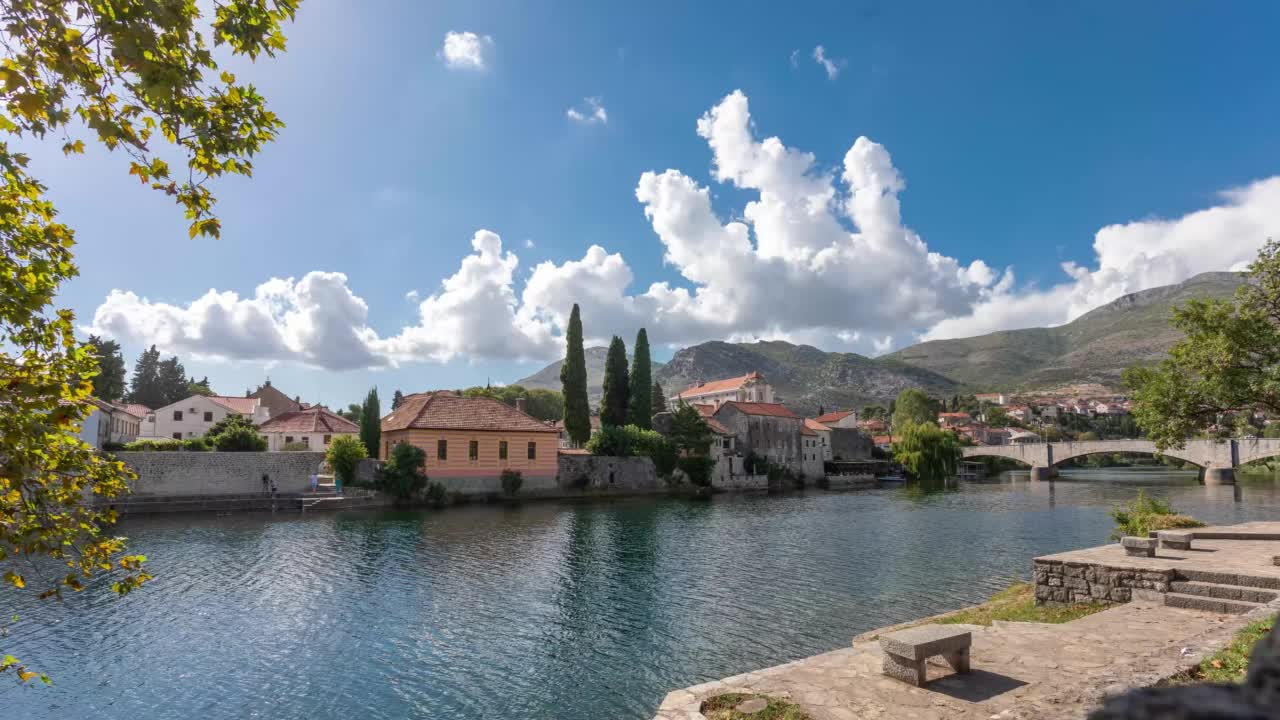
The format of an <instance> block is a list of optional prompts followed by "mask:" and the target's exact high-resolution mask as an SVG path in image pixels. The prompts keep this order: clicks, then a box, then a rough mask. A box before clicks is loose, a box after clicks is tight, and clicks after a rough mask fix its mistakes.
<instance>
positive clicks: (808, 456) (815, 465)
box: [800, 425, 825, 478]
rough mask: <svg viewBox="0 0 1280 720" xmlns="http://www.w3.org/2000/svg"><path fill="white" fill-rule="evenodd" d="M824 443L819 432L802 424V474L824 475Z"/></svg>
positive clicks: (808, 476)
mask: <svg viewBox="0 0 1280 720" xmlns="http://www.w3.org/2000/svg"><path fill="white" fill-rule="evenodd" d="M822 452H823V451H822V445H821V441H820V440H819V436H818V432H817V431H816V430H813V429H812V428H810V427H809V426H808V425H801V426H800V474H801V475H803V476H804V477H807V478H819V477H822V475H823V467H824V465H823V463H824V462H825V461H824V460H823V458H822Z"/></svg>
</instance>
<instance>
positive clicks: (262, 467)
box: [113, 452, 324, 497]
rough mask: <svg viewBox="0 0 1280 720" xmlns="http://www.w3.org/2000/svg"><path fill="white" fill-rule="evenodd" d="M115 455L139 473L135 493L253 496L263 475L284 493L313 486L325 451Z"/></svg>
mask: <svg viewBox="0 0 1280 720" xmlns="http://www.w3.org/2000/svg"><path fill="white" fill-rule="evenodd" d="M113 454H114V455H115V457H116V459H118V460H120V461H122V462H124V463H125V464H126V465H128V466H129V467H131V468H133V471H134V472H136V473H138V479H137V480H136V481H135V482H134V483H133V484H132V486H131V489H132V490H133V495H134V496H135V497H146V496H165V497H181V496H200V497H209V496H215V495H253V494H261V493H262V491H263V483H262V477H263V476H264V475H265V476H267V479H268V486H269V483H270V481H275V484H276V491H277V492H278V493H279V494H282V495H287V494H295V493H301V492H304V491H306V490H309V489H310V488H311V474H312V473H314V472H316V470H317V469H318V468H319V467H320V463H322V462H324V453H323V452H117V453H113Z"/></svg>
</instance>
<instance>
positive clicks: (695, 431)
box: [670, 402, 712, 455]
mask: <svg viewBox="0 0 1280 720" xmlns="http://www.w3.org/2000/svg"><path fill="white" fill-rule="evenodd" d="M670 437H671V442H673V443H675V445H676V448H677V449H679V450H680V452H681V453H682V454H692V455H706V454H707V453H709V452H710V451H711V440H712V435H711V426H710V425H707V421H706V419H705V418H703V417H702V413H700V412H698V409H697V408H695V407H694V406H692V405H689V404H688V403H683V402H682V403H680V406H679V407H677V408H676V411H675V412H674V413H672V414H671V435H670Z"/></svg>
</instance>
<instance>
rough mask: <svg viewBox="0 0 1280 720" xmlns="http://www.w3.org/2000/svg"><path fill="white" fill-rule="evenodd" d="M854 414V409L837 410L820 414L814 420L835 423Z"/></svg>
mask: <svg viewBox="0 0 1280 720" xmlns="http://www.w3.org/2000/svg"><path fill="white" fill-rule="evenodd" d="M852 414H853V411H852V410H836V411H835V412H829V413H827V414H826V415H819V416H818V417H816V418H814V420H817V421H818V422H820V423H835V422H840V421H841V420H843V419H845V418H847V417H849V416H850V415H852Z"/></svg>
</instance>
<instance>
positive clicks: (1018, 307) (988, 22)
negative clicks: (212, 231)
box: [33, 0, 1280, 405]
mask: <svg viewBox="0 0 1280 720" xmlns="http://www.w3.org/2000/svg"><path fill="white" fill-rule="evenodd" d="M1118 5H1122V7H1117V6H1118ZM1278 15H1280V8H1277V7H1276V6H1275V5H1274V4H1270V3H1252V4H1250V3H1233V4H1231V5H1230V12H1225V11H1215V10H1214V8H1213V7H1212V6H1210V5H1208V4H1198V5H1192V4H1179V5H1176V6H1175V5H1167V4H1156V3H1125V4H1115V3H1073V4H1060V5H1055V6H1050V5H1048V4H1043V3H999V4H997V3H976V4H965V5H960V4H955V3H866V2H864V3H830V4H817V5H812V6H810V7H806V8H804V9H795V8H785V9H784V8H782V7H781V6H771V5H766V4H758V5H757V4H744V3H675V2H672V3H648V4H644V5H622V4H618V3H586V2H583V3H572V4H571V3H559V4H556V5H555V6H554V7H552V6H549V5H547V4H542V3H537V4H535V3H489V2H458V3H429V4H428V3H413V2H369V3H359V4H356V3H345V2H333V1H325V0H309V1H308V2H305V3H304V4H303V6H302V8H301V10H300V12H299V14H298V19H297V22H296V23H295V24H293V25H292V26H290V27H289V28H288V35H289V50H288V52H287V53H286V54H284V55H282V56H280V57H279V58H277V59H275V60H270V61H266V62H259V63H258V64H256V65H252V66H250V65H247V64H245V63H239V62H237V63H235V66H236V67H235V69H236V71H237V73H238V74H239V75H240V76H241V77H242V78H249V79H252V80H253V81H254V82H255V83H256V84H257V85H258V87H259V88H260V89H261V90H262V92H263V93H264V94H265V95H266V96H267V98H268V99H269V101H270V104H271V105H272V107H273V109H275V110H276V111H277V112H278V113H279V114H280V115H281V116H282V117H283V119H284V120H285V121H286V123H287V124H288V126H287V128H286V129H285V130H284V131H283V133H282V134H281V136H280V138H279V140H278V141H277V142H276V143H274V144H273V145H272V146H270V147H268V148H267V150H266V152H264V153H263V154H262V155H261V156H260V157H259V158H257V160H256V167H257V171H256V174H255V177H254V178H253V179H252V180H239V179H236V180H230V181H225V182H221V183H220V184H218V185H217V186H216V188H215V191H216V192H217V194H218V197H219V205H218V210H219V213H220V215H221V217H222V220H223V227H224V233H223V237H222V239H221V240H217V241H214V240H208V239H198V240H188V239H187V237H186V230H185V221H184V220H183V218H182V216H181V213H180V211H179V210H178V209H177V208H176V207H174V206H172V205H171V204H170V203H169V202H168V200H167V199H166V198H164V197H162V196H160V195H159V194H156V193H153V192H150V191H147V190H145V189H144V188H142V187H140V186H138V185H136V184H134V183H133V182H131V180H130V179H129V178H128V177H127V176H126V174H125V171H126V160H125V158H124V157H122V156H119V155H115V156H113V155H110V154H107V153H105V152H91V153H90V154H89V155H87V156H86V157H82V158H71V159H64V158H62V157H61V156H60V153H58V152H56V148H55V147H53V145H49V146H45V147H37V148H33V155H34V156H35V160H36V164H35V170H36V171H37V172H39V173H41V175H42V176H43V177H44V178H45V179H46V180H47V182H48V184H49V186H50V189H51V192H52V195H53V197H54V199H55V200H56V201H57V203H58V204H59V207H60V208H61V211H62V213H63V217H64V219H66V220H67V221H68V222H70V223H71V224H72V225H73V226H74V227H75V228H76V229H77V233H78V238H79V243H80V244H79V247H78V258H79V264H80V268H81V277H80V278H78V279H76V280H75V281H73V282H72V283H70V284H69V285H68V286H67V287H66V288H65V290H64V292H63V293H62V296H61V301H62V303H63V304H64V305H66V306H69V307H71V308H73V309H74V310H75V311H76V313H77V317H78V319H79V322H80V324H81V325H84V326H85V327H86V328H89V327H92V328H93V329H94V330H96V331H99V332H104V333H106V334H110V335H112V336H115V337H117V338H118V339H120V340H121V342H122V343H123V344H124V346H125V350H126V360H127V361H128V362H129V364H130V365H132V361H133V359H134V357H136V355H137V353H138V351H139V350H140V349H141V348H142V347H143V346H144V345H145V344H147V343H149V342H157V343H160V344H161V345H162V347H163V348H164V349H166V350H167V351H169V352H177V353H178V354H179V355H180V356H182V357H183V359H184V361H185V364H186V366H187V368H188V371H189V372H191V373H193V374H195V375H197V376H201V375H208V376H209V377H210V379H211V381H212V382H213V385H214V387H215V389H216V390H218V391H220V392H224V393H228V394H235V393H239V392H243V391H244V389H245V388H246V387H252V386H255V385H256V384H257V383H259V382H261V380H262V379H263V378H264V377H265V376H266V375H268V374H269V375H270V377H271V378H272V380H273V381H274V383H275V384H276V385H277V386H279V387H281V388H283V389H285V390H286V392H289V393H291V394H300V395H302V396H303V397H304V399H308V400H315V401H320V402H325V403H327V404H330V405H345V404H346V403H348V402H352V401H355V400H357V399H359V397H361V396H362V394H363V392H364V391H365V390H366V389H367V388H368V387H369V386H370V385H375V384H376V385H377V386H379V388H380V391H381V392H382V393H384V395H390V393H391V391H392V390H393V389H395V388H400V389H402V390H404V391H405V392H410V391H418V390H425V389H431V388H437V387H460V386H466V385H470V384H476V383H484V382H485V381H486V379H492V380H494V381H495V382H497V381H510V380H514V379H516V378H518V377H521V376H523V375H525V374H528V373H529V372H532V371H533V370H535V369H537V368H539V367H541V366H542V365H543V364H544V363H545V362H546V360H547V359H550V358H553V357H554V355H555V353H556V352H557V351H558V350H557V349H558V347H559V346H558V344H557V343H558V337H559V332H561V330H562V325H563V316H564V314H566V313H567V311H568V305H569V304H571V303H573V302H574V301H575V300H578V301H581V302H582V303H583V306H584V312H585V320H586V325H587V328H586V329H587V334H588V336H590V337H594V338H600V337H604V338H606V339H607V337H608V335H610V334H612V333H615V332H617V333H619V334H623V335H624V337H626V339H627V340H628V342H630V339H631V337H632V336H633V334H634V331H635V328H636V327H638V326H639V325H645V326H647V327H648V328H649V333H650V337H651V338H652V339H653V341H654V342H655V343H656V344H658V345H660V346H662V347H660V348H659V349H658V350H657V354H658V355H659V356H662V357H665V356H666V355H669V354H670V352H671V349H670V346H676V347H678V346H681V345H684V344H687V343H690V342H696V341H698V340H700V339H712V338H735V339H745V338H752V337H782V338H789V339H792V340H795V341H800V342H810V343H812V344H815V345H818V346H819V347H823V348H824V349H829V350H849V351H855V352H862V353H865V354H876V353H878V352H882V351H884V350H886V349H896V348H899V347H903V346H905V345H907V344H910V343H912V342H914V341H917V340H918V339H920V338H932V337H948V336H959V335H968V334H975V333H979V332H986V331H990V330H995V329H1002V328H1008V327H1020V326H1024V327H1025V326H1031V325H1041V324H1052V323H1061V322H1065V321H1067V320H1069V319H1071V317H1073V316H1074V315H1076V314H1079V313H1080V312H1083V311H1084V310H1086V309H1088V308H1089V307H1092V306H1094V305H1097V304H1100V303H1101V302H1106V301H1108V300H1110V299H1113V298H1114V297H1115V296H1118V295H1119V294H1122V293H1124V292H1132V291H1135V290H1138V289H1142V288H1144V287H1150V286H1154V285H1159V284H1165V283H1168V282H1176V281H1178V280H1181V279H1183V278H1185V277H1187V276H1189V275H1190V274H1194V273H1196V272H1200V271H1204V270H1220V269H1227V268H1231V267H1240V266H1241V265H1242V263H1244V262H1247V260H1248V259H1249V258H1250V257H1252V255H1253V253H1254V251H1256V248H1257V247H1258V246H1259V245H1260V244H1261V242H1262V241H1263V240H1264V239H1265V237H1266V236H1267V234H1268V233H1270V234H1275V233H1276V231H1277V230H1276V229H1277V228H1280V224H1278V223H1280V180H1276V181H1275V182H1272V181H1271V180H1272V178H1273V176H1275V175H1277V174H1280V134H1278V133H1277V132H1276V129H1275V127H1276V118H1277V117H1280V80H1277V76H1276V74H1275V72H1274V46H1275V39H1274V37H1273V35H1274V33H1273V32H1270V31H1271V30H1273V29H1274V28H1275V27H1278V26H1280V17H1278ZM451 32H452V33H474V37H475V45H476V47H478V49H479V50H478V52H479V54H478V55H475V56H473V57H474V58H478V61H477V62H472V63H471V64H467V63H466V62H465V60H464V61H459V62H454V63H453V64H452V66H451V64H450V62H449V58H448V57H447V56H446V53H445V52H444V46H445V38H446V34H448V33H451ZM464 44H465V43H464ZM819 45H820V46H822V48H823V57H825V58H827V59H828V61H830V62H831V63H832V69H833V70H834V73H831V74H829V73H828V70H827V69H826V68H825V67H824V66H823V65H822V64H820V63H819V62H818V61H816V60H815V58H814V54H815V48H816V47H817V46H819ZM735 91H740V93H739V94H737V95H731V93H734V92H735ZM591 98H596V99H597V100H596V101H595V102H596V104H595V105H593V104H592V101H591V100H589V99H591ZM597 106H598V107H600V108H603V109H604V115H605V117H606V118H607V120H606V121H600V120H603V119H604V118H598V119H597V120H596V121H595V122H583V121H579V120H575V119H574V118H572V117H570V115H569V112H568V111H569V110H570V108H574V109H576V110H577V111H578V112H580V113H583V116H584V117H585V118H591V117H593V116H592V114H591V113H592V112H593V111H594V108H595V107H597ZM748 108H749V109H748ZM704 115H706V116H707V117H708V121H707V122H706V123H705V129H704V132H703V134H702V135H700V133H699V129H698V122H699V118H702V117H704ZM863 136H865V138H867V140H863V141H859V140H858V138H860V137H863ZM770 137H776V138H777V139H778V141H779V144H777V145H770V144H769V143H768V142H766V140H765V139H766V138H770ZM855 141H856V144H855ZM851 148H854V149H855V151H856V152H852V153H850V155H851V156H853V157H851V158H846V153H847V152H849V151H850V149H851ZM805 153H811V154H812V157H811V158H809V157H808V156H806V155H804V154H805ZM669 169H670V170H673V171H674V172H671V173H666V172H665V171H668V170H669ZM648 171H652V172H653V173H654V175H653V176H649V178H648V180H645V179H644V173H646V172H648ZM638 190H640V191H641V195H643V196H644V198H645V199H641V198H640V197H638V195H637V191H638ZM828 190H829V191H830V193H829V194H824V193H827V191H828ZM699 192H705V194H706V197H707V198H709V200H710V208H709V212H708V211H704V210H702V209H699V208H698V207H696V206H697V199H698V197H699ZM1224 192H1227V193H1229V194H1227V195H1224V194H1223V193H1224ZM814 198H818V199H824V198H825V200H823V203H820V204H822V207H815V200H814ZM751 203H754V204H755V205H756V206H757V210H756V211H754V212H755V213H757V214H755V215H753V211H751V210H750V209H749V208H750V207H751V206H750V205H749V204H751ZM899 203H900V214H899ZM855 206H856V207H855ZM691 208H692V209H691ZM771 218H772V220H771ZM779 218H782V219H781V220H779ZM713 220H714V221H715V222H714V223H713V222H712V221H713ZM734 221H739V222H740V223H741V224H740V225H737V226H736V228H737V229H735V226H734V224H733V223H734ZM775 221H776V222H775ZM839 228H843V231H844V232H845V233H846V234H848V235H850V236H852V238H853V239H852V240H850V239H849V238H848V237H843V238H842V237H838V233H835V232H834V231H835V229H839ZM1104 228H1107V230H1103V229H1104ZM482 230H486V231H490V233H492V234H483V235H477V232H478V231H482ZM1100 231H1101V232H1100ZM499 237H500V240H499V239H498V238H499ZM499 242H500V246H499V244H498V243H499ZM742 242H746V243H749V244H750V247H748V248H746V249H745V250H744V249H743V247H744V246H743V245H741V243H742ZM845 243H848V244H847V245H846V244H845ZM593 245H598V246H600V248H601V250H600V251H599V252H598V253H595V254H593V253H592V252H591V251H589V248H590V247H591V246H593ZM823 248H828V250H827V251H826V253H827V254H824V251H823ZM926 252H927V253H934V254H935V255H934V256H933V258H932V259H928V258H929V256H927V255H926V254H925V253H926ZM664 254H665V255H668V256H669V258H668V261H666V262H664ZM832 257H836V258H838V259H832ZM467 258H471V259H472V260H470V261H467V260H464V259H467ZM513 261H514V262H513ZM975 261H979V262H977V263H975ZM540 263H548V265H546V266H545V267H543V268H539V271H538V273H535V274H537V276H538V280H537V282H536V283H533V282H531V281H530V280H529V278H530V273H531V272H533V271H534V268H535V267H537V266H539V264H540ZM1063 263H1074V264H1075V265H1073V266H1072V270H1071V272H1067V271H1065V270H1064V268H1063V265H1062V264H1063ZM924 266H927V269H926V270H919V271H918V270H917V269H918V268H920V267H924ZM460 268H461V269H460ZM1010 268H1011V269H1012V270H1011V271H1010ZM313 272H318V273H328V275H323V276H317V277H315V278H313V281H311V282H304V279H305V278H307V277H308V274H309V273H313ZM333 273H341V274H343V275H345V280H339V279H337V278H336V276H334V275H332V274H333ZM504 273H505V274H506V275H509V280H504V278H503V275H504ZM273 278H274V279H278V281H279V282H277V283H276V284H275V285H273V286H272V288H273V289H272V290H271V292H268V293H266V294H265V295H261V296H260V301H259V302H252V300H253V298H254V297H255V289H256V288H258V287H259V286H260V285H262V284H264V283H268V281H271V280H272V279H273ZM290 278H291V279H292V282H290V283H285V282H283V280H285V279H290ZM447 278H454V280H453V281H452V284H451V285H450V286H449V287H442V284H441V283H442V282H443V281H445V280H446V279H447ZM628 280H629V282H628ZM664 282H665V283H667V284H666V285H665V286H663V287H662V288H660V289H659V290H654V291H651V288H650V286H651V284H653V283H664ZM526 285H535V286H536V287H534V288H533V289H532V290H529V289H528V288H527V287H526ZM620 285H621V287H620ZM450 288H452V290H450ZM211 290H214V291H217V292H218V293H222V295H220V296H217V297H216V298H215V299H214V300H210V301H208V302H206V303H204V304H202V305H198V306H196V307H195V308H193V307H192V303H193V302H195V301H197V300H198V299H200V298H202V297H205V296H206V294H207V293H209V292H210V291H211ZM112 291H119V292H118V293H117V294H116V295H115V296H113V298H111V299H109V295H110V294H111V293H112ZM231 293H234V297H232V296H231V295H230V294H231ZM410 293H413V294H412V295H409V296H408V297H406V296H407V294H410ZM433 296H434V297H435V300H434V301H433V302H430V303H429V305H428V306H427V307H428V309H429V311H430V312H429V316H428V317H425V318H424V317H422V316H421V315H420V312H421V311H420V307H419V304H420V303H422V302H423V301H424V300H428V301H429V300H430V299H431V298H432V297H433ZM215 306H216V307H215ZM361 306H363V307H364V308H365V315H363V316H361V315H360V308H361ZM210 308H214V309H217V308H221V309H222V312H213V313H211V312H210ZM289 313H294V315H296V317H294V318H293V319H292V320H291V319H289V317H286V316H287V315H288V314H289ZM95 314H97V315H98V317H97V318H95ZM406 328H408V330H406Z"/></svg>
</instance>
